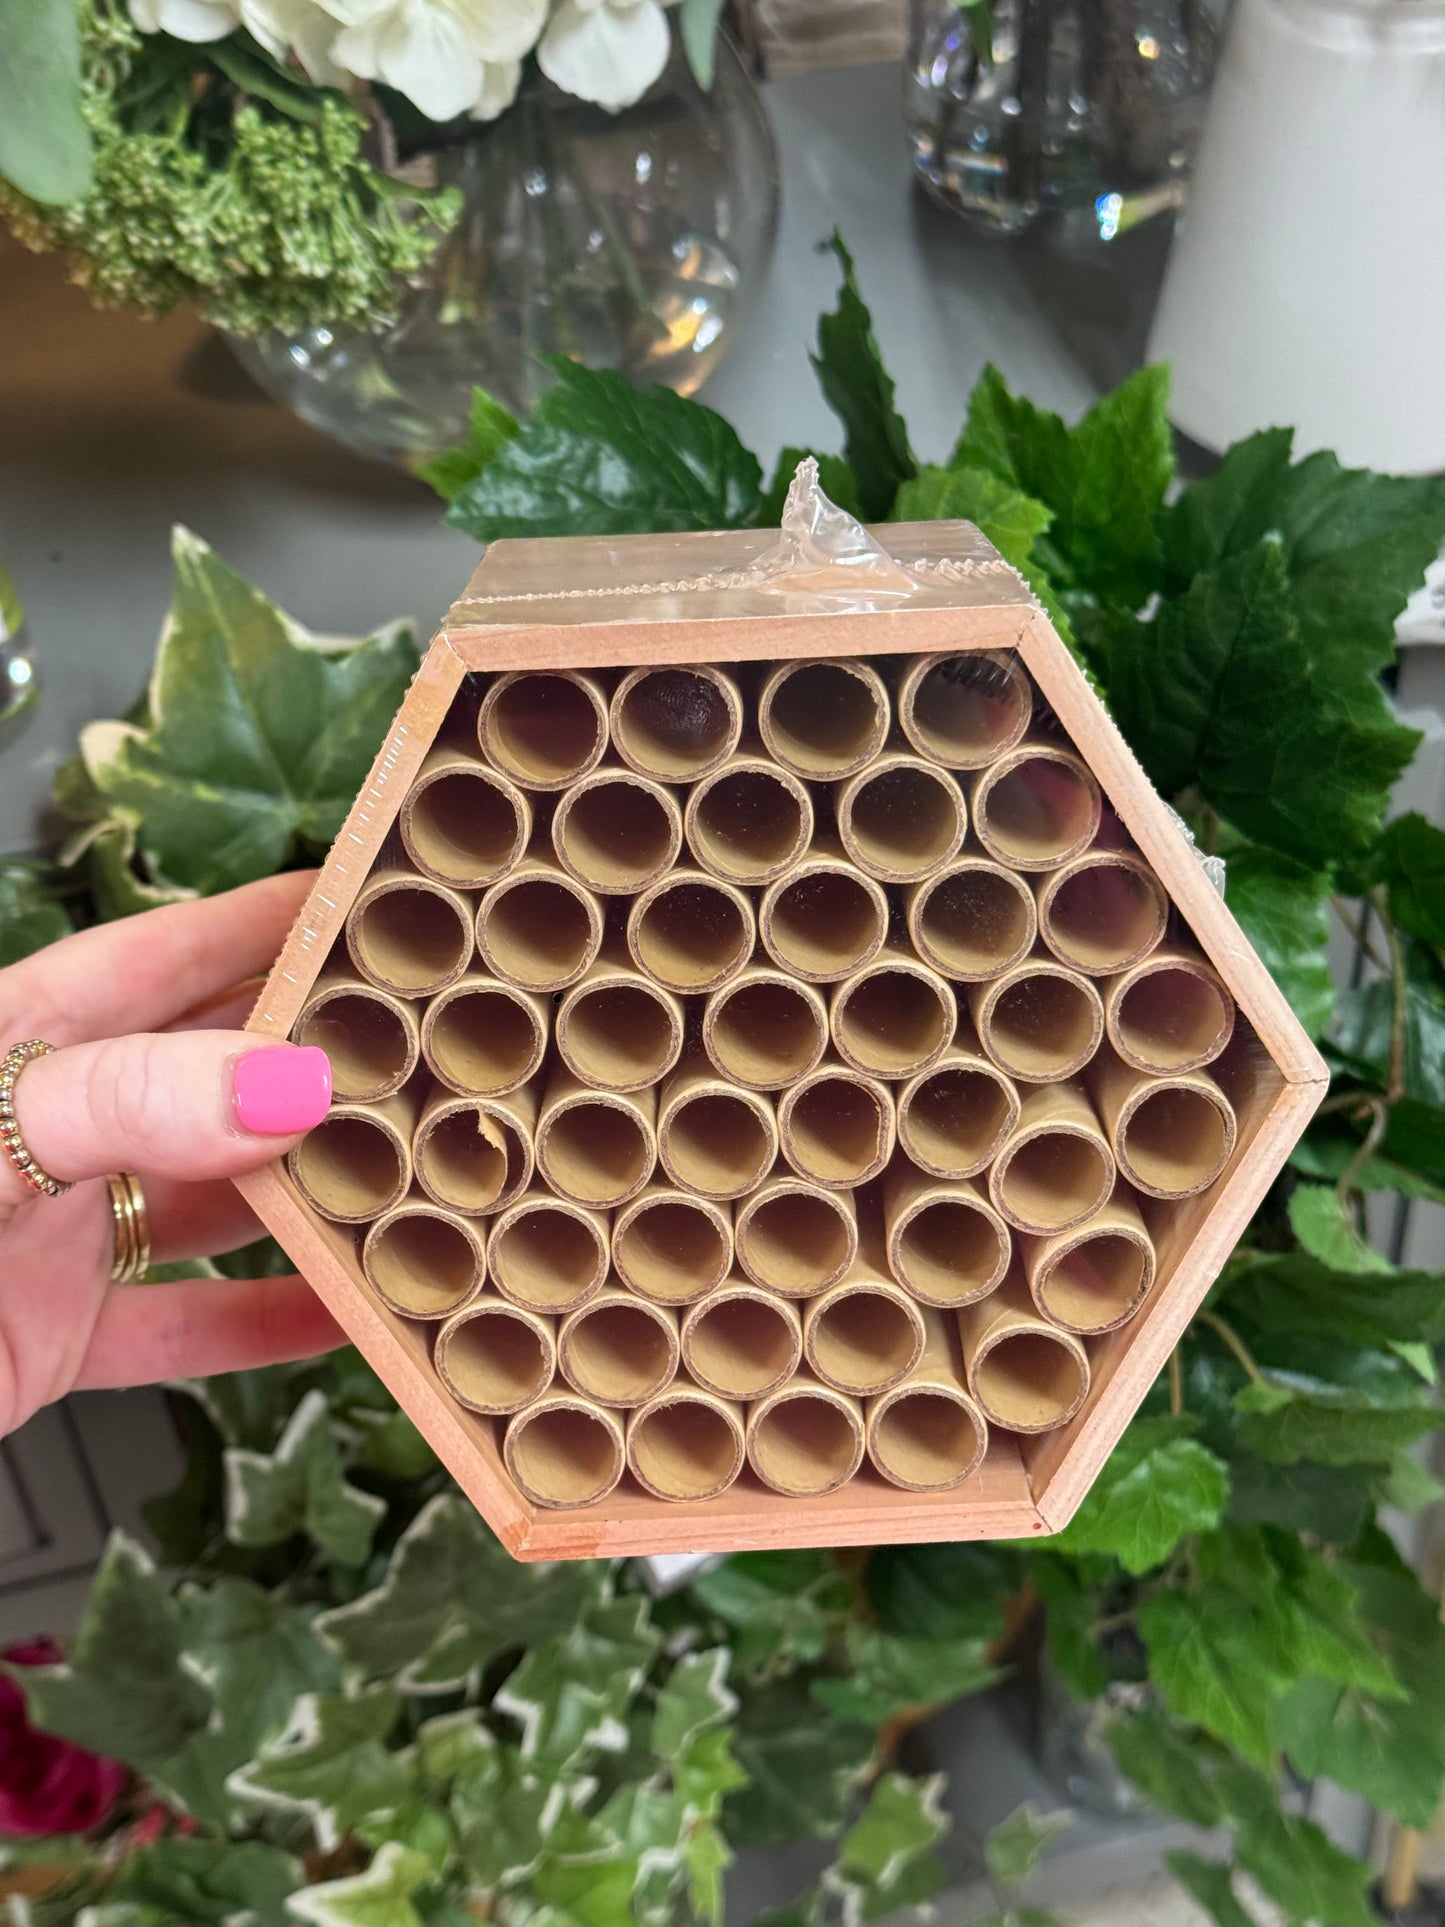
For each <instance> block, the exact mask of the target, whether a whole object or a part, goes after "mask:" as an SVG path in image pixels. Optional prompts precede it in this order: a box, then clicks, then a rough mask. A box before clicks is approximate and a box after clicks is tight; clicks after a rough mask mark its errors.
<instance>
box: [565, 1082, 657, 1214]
mask: <svg viewBox="0 0 1445 1927" xmlns="http://www.w3.org/2000/svg"><path fill="white" fill-rule="evenodd" d="M656 1114H657V1096H656V1093H655V1092H654V1091H652V1090H650V1089H649V1090H644V1091H633V1092H630V1093H624V1092H621V1091H594V1090H591V1089H589V1088H588V1087H587V1086H586V1085H585V1084H580V1083H579V1082H578V1081H577V1079H576V1078H575V1077H573V1076H572V1074H571V1072H570V1071H565V1070H557V1071H554V1072H553V1075H552V1078H551V1081H550V1082H549V1084H548V1086H547V1095H546V1098H545V1100H544V1102H543V1105H542V1116H541V1120H540V1122H539V1124H538V1126H537V1165H538V1168H539V1170H540V1171H541V1173H542V1176H543V1177H544V1178H545V1179H546V1180H547V1182H548V1184H550V1185H551V1187H552V1189H553V1190H554V1191H555V1192H556V1193H557V1195H558V1196H559V1197H562V1198H570V1199H571V1200H572V1202H573V1203H574V1204H587V1205H591V1206H593V1207H594V1209H597V1210H607V1209H608V1208H609V1207H611V1206H612V1205H617V1204H625V1203H626V1202H627V1200H628V1199H629V1198H635V1197H636V1196H637V1194H638V1192H639V1191H641V1190H642V1188H643V1186H644V1185H645V1184H646V1183H647V1181H648V1180H649V1178H651V1176H652V1173H653V1169H654V1167H655V1165H656V1163H657V1132H656Z"/></svg>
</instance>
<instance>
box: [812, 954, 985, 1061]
mask: <svg viewBox="0 0 1445 1927" xmlns="http://www.w3.org/2000/svg"><path fill="white" fill-rule="evenodd" d="M830 1028H831V1031H832V1037H833V1046H834V1048H835V1050H836V1051H837V1053H838V1055H839V1056H840V1057H841V1058H842V1059H843V1062H844V1063H845V1064H848V1065H850V1066H851V1067H852V1068H853V1069H854V1070H855V1071H863V1072H864V1073H865V1074H868V1075H871V1076H875V1077H913V1076H916V1074H917V1073H918V1072H919V1071H924V1070H927V1069H928V1068H929V1067H930V1066H931V1065H933V1064H936V1063H937V1062H938V1060H939V1058H940V1057H942V1055H943V1053H944V1052H945V1051H946V1050H947V1049H948V1046H949V1045H950V1044H951V1043H952V1041H953V1034H954V1031H955V1030H956V1029H957V1028H958V1006H957V1004H956V1003H955V1001H954V996H953V991H952V990H951V989H950V988H949V986H948V984H947V983H945V981H944V980H943V978H942V977H940V976H939V974H938V972H937V971H936V970H932V969H930V968H929V966H928V965H927V964H925V963H919V961H918V960H917V958H915V957H910V956H909V955H908V954H907V953H906V951H903V950H901V949H899V948H898V947H897V946H896V945H889V946H887V947H886V948H884V949H883V950H881V951H880V952H879V953H878V955H877V957H875V958H874V960H873V962H872V963H870V964H866V965H865V966H864V967H863V969H862V970H858V971H855V972H854V974H853V975H852V976H851V977H847V978H845V979H844V980H843V982H842V983H841V984H839V985H838V986H837V988H836V989H835V990H834V992H833V1000H832V1010H831V1014H830Z"/></svg>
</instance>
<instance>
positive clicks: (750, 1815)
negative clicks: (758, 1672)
mask: <svg viewBox="0 0 1445 1927" xmlns="http://www.w3.org/2000/svg"><path fill="white" fill-rule="evenodd" d="M734 1745H735V1747H736V1750H737V1757H738V1761H739V1763H740V1765H741V1766H742V1768H743V1771H744V1772H745V1773H746V1774H747V1776H748V1777H747V1784H746V1786H743V1787H740V1788H739V1789H738V1791H737V1792H736V1793H734V1794H732V1795H730V1796H729V1799H728V1802H727V1809H726V1814H727V1818H726V1824H725V1828H724V1831H725V1832H726V1834H727V1836H728V1838H729V1839H730V1840H731V1841H732V1842H733V1844H734V1846H749V1847H765V1846H774V1845H776V1844H778V1843H779V1842H780V1841H784V1840H797V1839H827V1838H828V1837H829V1836H830V1835H832V1834H833V1833H835V1832H836V1831H837V1829H838V1828H839V1826H841V1824H842V1822H843V1818H844V1815H845V1814H846V1812H847V1809H848V1804H849V1801H850V1799H851V1797H852V1794H853V1792H854V1790H855V1788H856V1787H857V1785H858V1783H859V1781H860V1779H861V1778H862V1776H863V1774H864V1773H865V1772H866V1771H867V1768H868V1765H869V1763H870V1761H871V1760H872V1758H873V1746H874V1734H873V1728H872V1727H870V1726H860V1725H858V1724H857V1723H856V1722H855V1721H851V1720H840V1719H835V1718H833V1717H832V1715H831V1714H828V1713H825V1712H824V1710H823V1709H822V1708H821V1707H820V1706H819V1705H818V1703H817V1701H816V1700H814V1699H812V1698H811V1697H810V1696H809V1693H808V1687H807V1683H806V1680H805V1679H802V1678H799V1677H798V1675H797V1674H793V1675H791V1676H787V1677H784V1678H782V1679H779V1680H777V1681H775V1682H774V1683H773V1684H771V1685H769V1686H767V1687H764V1688H761V1689H759V1690H756V1691H753V1692H748V1693H744V1694H743V1696H742V1703H741V1705H740V1706H739V1708H738V1723H737V1736H736V1739H735V1741H734Z"/></svg>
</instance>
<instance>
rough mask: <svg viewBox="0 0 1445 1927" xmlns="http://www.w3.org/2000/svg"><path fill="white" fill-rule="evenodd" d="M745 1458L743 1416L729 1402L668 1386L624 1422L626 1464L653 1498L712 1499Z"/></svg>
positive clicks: (690, 1388)
mask: <svg viewBox="0 0 1445 1927" xmlns="http://www.w3.org/2000/svg"><path fill="white" fill-rule="evenodd" d="M746 1457H747V1444H746V1441H745V1438H744V1435H743V1415H742V1413H741V1412H740V1411H739V1410H738V1408H737V1406H736V1405H733V1404H730V1403H729V1402H728V1400H726V1399H722V1398H714V1397H713V1396H712V1394H711V1393H709V1392H704V1391H700V1390H698V1389H697V1388H696V1387H695V1386H691V1385H671V1386H669V1387H668V1389H667V1390H666V1391H665V1392H662V1393H660V1394H659V1395H658V1396H657V1397H656V1398H655V1399H652V1400H651V1401H650V1402H649V1403H648V1404H646V1405H644V1406H642V1407H641V1408H640V1409H639V1410H638V1411H636V1412H633V1413H631V1414H630V1415H629V1416H628V1420H627V1463H628V1465H629V1466H630V1467H631V1469H632V1476H633V1478H634V1479H636V1481H637V1483H638V1484H639V1485H640V1486H641V1487H642V1489H643V1491H644V1492H650V1493H651V1494H652V1496H653V1497H654V1498H655V1499H715V1498H716V1497H717V1495H718V1494H719V1493H720V1492H726V1491H727V1489H728V1487H729V1486H730V1485H731V1484H732V1482H733V1480H734V1479H736V1477H737V1476H738V1474H739V1472H741V1471H742V1469H743V1465H744V1463H745V1462H746Z"/></svg>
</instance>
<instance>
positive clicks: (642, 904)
mask: <svg viewBox="0 0 1445 1927" xmlns="http://www.w3.org/2000/svg"><path fill="white" fill-rule="evenodd" d="M756 936H757V924H756V921H755V919H754V916H753V906H752V903H751V901H750V900H749V899H748V898H747V897H746V896H745V895H744V894H743V892H742V891H741V890H739V889H738V888H737V887H736V885H734V884H731V883H724V882H722V881H721V879H720V878H718V877H710V876H705V875H704V874H703V872H702V871H701V870H674V871H673V872H672V873H671V875H669V876H665V877H661V878H659V880H658V881H657V882H656V883H654V884H653V885H652V886H651V887H650V888H649V889H647V890H644V891H643V892H642V894H641V895H640V896H639V897H638V899H637V901H636V902H635V903H634V904H633V906H632V908H631V910H630V911H629V912H628V916H627V947H628V949H629V950H630V951H631V952H632V956H633V960H634V961H635V963H636V964H637V967H638V968H639V969H640V970H643V971H645V972H646V973H647V975H648V976H649V977H651V979H652V980H653V982H654V983H657V984H661V985H662V987H663V988H664V989H665V990H674V991H681V992H683V993H687V992H689V991H692V992H697V991H708V990H716V989H717V988H718V987H719V986H720V985H722V984H725V983H727V982H728V981H729V979H730V978H733V977H736V976H737V974H738V972H739V971H740V970H743V969H745V968H746V966H747V962H748V959H749V958H750V957H751V956H752V954H753V943H754V941H755V939H756Z"/></svg>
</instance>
